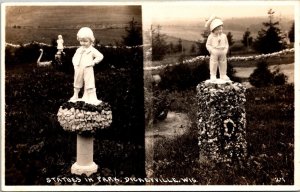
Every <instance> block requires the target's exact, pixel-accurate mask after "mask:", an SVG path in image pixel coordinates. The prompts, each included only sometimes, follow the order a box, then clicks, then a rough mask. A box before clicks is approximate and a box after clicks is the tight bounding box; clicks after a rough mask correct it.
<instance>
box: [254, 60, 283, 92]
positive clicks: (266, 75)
mask: <svg viewBox="0 0 300 192" xmlns="http://www.w3.org/2000/svg"><path fill="white" fill-rule="evenodd" d="M249 82H250V84H251V85H253V86H255V87H266V86H269V85H283V84H285V83H286V82H287V77H286V75H284V74H283V73H280V70H279V68H277V69H276V70H275V71H274V72H273V73H272V72H271V71H270V69H269V68H268V63H267V62H266V61H264V60H263V61H259V62H258V63H257V67H256V69H255V70H254V71H253V73H252V74H251V75H250V77H249Z"/></svg>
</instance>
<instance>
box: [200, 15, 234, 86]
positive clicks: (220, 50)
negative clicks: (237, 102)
mask: <svg viewBox="0 0 300 192" xmlns="http://www.w3.org/2000/svg"><path fill="white" fill-rule="evenodd" d="M205 27H207V28H209V30H210V32H211V33H210V34H209V36H208V38H207V42H206V48H207V50H208V51H209V53H210V60H209V70H210V80H211V81H216V80H217V77H216V75H217V68H219V72H220V79H221V80H224V81H230V79H229V77H228V76H227V75H226V71H227V58H226V54H227V52H228V47H229V45H228V40H227V36H226V34H224V33H223V21H222V20H221V19H220V18H218V17H215V16H212V17H210V19H209V20H208V21H207V22H206V24H205Z"/></svg>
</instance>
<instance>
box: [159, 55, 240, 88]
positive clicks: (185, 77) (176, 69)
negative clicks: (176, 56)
mask: <svg viewBox="0 0 300 192" xmlns="http://www.w3.org/2000/svg"><path fill="white" fill-rule="evenodd" d="M235 72H236V71H235V70H234V68H233V66H232V65H231V64H230V63H228V64H227V75H228V77H229V78H230V79H231V80H232V81H236V82H240V79H239V78H237V77H235V76H234V74H235ZM160 76H161V79H162V80H161V82H160V84H159V87H160V88H161V89H169V90H186V89H189V88H191V87H196V86H197V84H198V83H199V82H201V81H205V80H207V79H209V64H208V63H207V62H206V61H202V62H196V63H193V64H179V65H176V66H171V67H166V68H165V69H163V70H162V71H161V72H160ZM217 77H218V78H219V72H217Z"/></svg>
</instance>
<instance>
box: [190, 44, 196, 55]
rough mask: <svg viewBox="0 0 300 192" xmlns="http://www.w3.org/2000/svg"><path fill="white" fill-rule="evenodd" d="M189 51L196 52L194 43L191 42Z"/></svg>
mask: <svg viewBox="0 0 300 192" xmlns="http://www.w3.org/2000/svg"><path fill="white" fill-rule="evenodd" d="M190 53H191V54H195V53H196V46H195V44H192V46H191V49H190Z"/></svg>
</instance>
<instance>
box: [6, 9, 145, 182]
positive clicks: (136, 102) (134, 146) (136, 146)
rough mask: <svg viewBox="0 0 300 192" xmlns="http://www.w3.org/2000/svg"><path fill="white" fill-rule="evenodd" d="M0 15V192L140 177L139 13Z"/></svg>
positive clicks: (142, 125)
mask: <svg viewBox="0 0 300 192" xmlns="http://www.w3.org/2000/svg"><path fill="white" fill-rule="evenodd" d="M2 10H3V11H4V12H3V13H2V21H3V22H2V25H3V26H2V28H5V30H3V31H4V35H3V34H2V42H3V43H2V53H3V55H5V56H4V57H3V60H2V65H1V66H2V67H1V70H2V72H3V71H4V72H3V73H2V74H3V75H4V74H5V75H4V77H2V81H3V84H2V85H3V86H4V89H3V90H4V91H5V93H4V94H2V96H3V98H1V101H2V106H3V108H4V109H3V110H2V111H4V112H5V117H4V114H3V115H2V116H3V119H4V120H3V122H2V125H3V126H4V128H5V129H4V131H3V132H2V133H3V134H2V137H3V138H2V139H4V140H5V142H4V146H2V150H3V151H4V156H2V160H1V161H4V170H5V172H4V174H5V175H4V176H3V177H4V181H5V183H4V185H6V186H15V185H34V186H35V185H111V184H112V185H119V184H120V185H124V184H136V183H135V180H134V179H132V177H136V178H142V177H145V144H144V135H145V120H144V119H145V118H144V83H143V46H142V44H143V37H142V9H141V6H138V5H88V6H83V5H43V4H41V3H40V4H36V5H35V4H30V5H24V4H21V5H19V4H15V5H5V6H3V7H2ZM4 42H5V43H4ZM2 154H3V153H2ZM2 165H3V164H2ZM140 184H141V183H139V185H140Z"/></svg>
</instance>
